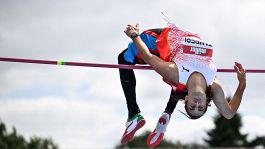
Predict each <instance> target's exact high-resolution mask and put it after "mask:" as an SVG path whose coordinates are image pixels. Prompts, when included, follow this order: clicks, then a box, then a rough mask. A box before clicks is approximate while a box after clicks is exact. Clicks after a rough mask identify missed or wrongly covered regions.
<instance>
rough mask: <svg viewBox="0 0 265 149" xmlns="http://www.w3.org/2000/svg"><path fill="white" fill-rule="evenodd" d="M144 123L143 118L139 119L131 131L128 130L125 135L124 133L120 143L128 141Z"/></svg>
mask: <svg viewBox="0 0 265 149" xmlns="http://www.w3.org/2000/svg"><path fill="white" fill-rule="evenodd" d="M144 124H145V120H141V121H140V122H139V123H138V124H137V126H136V128H135V129H134V130H133V131H132V132H130V133H129V134H127V135H125V136H123V137H122V140H121V144H126V143H128V142H129V141H130V140H131V139H132V138H133V137H134V134H135V132H136V131H137V130H139V129H140V128H142V127H143V126H144Z"/></svg>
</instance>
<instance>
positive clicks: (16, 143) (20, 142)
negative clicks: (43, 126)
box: [0, 120, 58, 149]
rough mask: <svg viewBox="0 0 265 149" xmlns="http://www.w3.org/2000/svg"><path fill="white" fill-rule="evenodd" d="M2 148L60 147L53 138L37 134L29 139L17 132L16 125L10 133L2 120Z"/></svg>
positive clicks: (54, 148)
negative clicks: (37, 135) (45, 137)
mask: <svg viewBox="0 0 265 149" xmlns="http://www.w3.org/2000/svg"><path fill="white" fill-rule="evenodd" d="M0 149H58V146H57V145H56V144H54V143H53V141H52V140H51V139H43V138H40V137H36V136H35V137H32V138H30V141H27V140H26V139H25V138H24V137H23V136H21V135H19V134H18V133H17V131H16V129H15V128H14V127H13V129H12V132H10V133H9V132H7V129H6V126H5V124H4V123H3V122H2V121H1V120H0Z"/></svg>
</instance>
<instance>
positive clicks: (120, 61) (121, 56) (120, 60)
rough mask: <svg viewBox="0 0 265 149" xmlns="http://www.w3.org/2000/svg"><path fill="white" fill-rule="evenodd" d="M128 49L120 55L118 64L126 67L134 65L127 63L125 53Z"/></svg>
mask: <svg viewBox="0 0 265 149" xmlns="http://www.w3.org/2000/svg"><path fill="white" fill-rule="evenodd" d="M126 50H127V49H125V50H124V51H122V52H121V53H120V54H119V55H118V64H126V65H133V63H131V62H128V61H126V59H125V56H124V53H125V52H126Z"/></svg>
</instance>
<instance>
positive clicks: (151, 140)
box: [147, 113, 170, 147]
mask: <svg viewBox="0 0 265 149" xmlns="http://www.w3.org/2000/svg"><path fill="white" fill-rule="evenodd" d="M169 120H170V116H169V114H167V113H163V114H162V115H161V117H160V118H159V120H158V122H157V124H156V128H155V130H154V131H153V132H152V133H151V134H150V135H149V136H148V138H147V145H148V146H150V147H155V146H157V145H159V143H160V142H161V141H162V140H163V137H164V134H165V132H166V129H167V125H168V122H169Z"/></svg>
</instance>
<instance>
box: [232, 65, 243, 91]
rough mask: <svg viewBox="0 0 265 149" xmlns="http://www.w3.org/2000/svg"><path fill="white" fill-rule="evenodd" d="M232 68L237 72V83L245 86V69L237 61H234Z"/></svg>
mask: <svg viewBox="0 0 265 149" xmlns="http://www.w3.org/2000/svg"><path fill="white" fill-rule="evenodd" d="M234 69H235V71H236V73H237V79H238V81H239V84H241V85H243V86H244V87H245V86H246V70H245V69H244V68H243V66H242V65H241V64H240V63H238V62H235V65H234Z"/></svg>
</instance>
